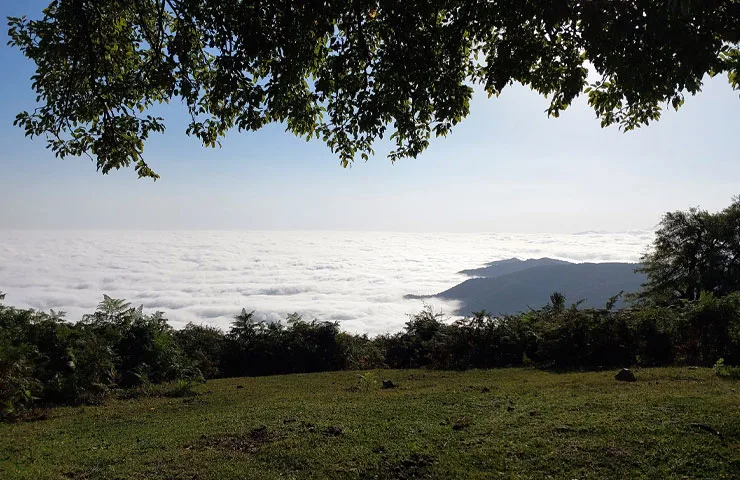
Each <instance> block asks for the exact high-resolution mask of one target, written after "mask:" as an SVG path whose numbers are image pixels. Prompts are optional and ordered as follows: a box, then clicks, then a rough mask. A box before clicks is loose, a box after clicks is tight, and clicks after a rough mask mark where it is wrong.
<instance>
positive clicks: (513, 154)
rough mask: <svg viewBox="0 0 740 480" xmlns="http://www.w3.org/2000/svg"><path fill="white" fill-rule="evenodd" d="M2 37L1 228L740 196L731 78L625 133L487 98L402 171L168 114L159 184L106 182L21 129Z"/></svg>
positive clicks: (360, 218)
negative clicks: (204, 139) (195, 124)
mask: <svg viewBox="0 0 740 480" xmlns="http://www.w3.org/2000/svg"><path fill="white" fill-rule="evenodd" d="M44 5H45V2H39V1H36V0H33V1H29V2H19V1H13V2H3V3H2V4H0V14H1V15H2V17H3V18H4V17H6V16H8V15H13V16H16V15H22V14H24V13H26V14H29V15H30V16H35V15H36V14H37V12H40V10H41V8H43V6H44ZM5 30H6V29H3V31H4V33H3V38H2V47H1V49H0V62H2V65H3V68H2V70H0V81H1V82H2V86H3V90H4V91H3V101H2V102H1V103H0V142H1V145H2V149H0V172H1V173H0V228H68V229H76V228H120V229H133V228H138V229H260V230H293V229H299V230H304V229H311V230H313V229H316V230H392V231H450V232H456V231H460V232H466V231H476V232H481V231H491V232H523V233H525V232H553V233H568V232H577V231H583V230H610V231H619V230H629V229H649V228H652V227H653V226H654V225H655V224H656V223H657V222H658V221H659V219H660V216H661V214H662V213H663V212H665V211H666V210H674V209H684V208H688V207H690V206H696V205H698V206H701V207H704V208H707V209H710V210H716V209H720V208H722V207H724V206H725V205H727V204H728V203H729V202H730V199H731V197H732V196H733V195H736V194H739V193H740V161H738V160H740V135H738V125H740V99H738V92H736V91H733V90H732V89H731V88H730V87H729V85H728V84H727V79H726V77H718V78H715V79H711V80H709V79H708V80H707V82H706V84H705V88H704V92H702V93H701V94H700V95H698V96H696V97H689V98H687V101H686V105H685V106H684V108H682V109H681V110H680V111H679V112H678V113H674V112H669V111H666V112H665V113H664V116H663V119H661V121H659V122H658V123H655V124H652V125H650V126H648V127H643V128H642V129H640V130H638V131H636V132H629V133H626V134H625V133H622V132H620V131H619V130H618V129H617V128H608V129H602V128H601V127H600V126H599V122H598V120H596V119H595V115H594V113H593V112H592V111H591V110H590V109H589V108H588V106H587V105H586V102H585V99H579V100H578V101H577V102H576V104H574V105H573V106H572V107H571V108H570V109H569V110H568V111H566V112H565V113H564V114H563V115H562V116H561V118H559V119H548V118H547V116H546V115H545V114H544V110H545V108H546V105H547V102H546V100H545V99H543V98H542V97H539V96H538V95H536V94H535V93H533V92H531V91H529V90H528V89H526V88H523V87H519V86H517V87H512V88H509V89H508V90H505V91H504V93H503V94H502V95H501V97H499V98H492V99H488V98H487V97H486V95H485V94H482V93H480V92H478V93H477V94H476V96H475V98H474V100H473V102H472V113H471V115H470V116H469V117H468V118H467V119H466V120H465V121H464V122H463V123H461V124H460V125H458V127H457V128H456V129H455V130H454V131H453V133H452V134H451V135H450V136H448V137H447V138H443V139H436V140H434V141H433V142H432V144H431V146H430V148H429V149H428V150H427V151H426V152H425V153H424V154H422V155H421V156H420V157H419V158H417V159H404V160H401V161H399V162H397V163H396V164H395V165H394V164H391V162H390V161H389V160H388V159H386V158H385V155H384V153H385V149H384V148H378V153H379V154H378V155H377V156H376V157H375V158H371V159H370V160H369V161H368V162H359V163H357V164H355V165H354V166H353V167H352V168H349V169H343V168H341V167H340V166H339V161H338V159H337V158H335V157H334V156H333V155H332V154H331V152H330V151H329V150H328V148H327V147H326V146H325V145H324V144H323V143H321V142H319V141H311V142H309V143H306V142H305V141H304V140H301V139H298V138H295V137H293V136H292V135H290V134H288V133H285V132H284V129H283V128H282V127H281V126H279V125H271V126H269V127H268V128H265V129H263V130H261V131H260V132H256V133H241V134H240V133H238V132H233V133H232V134H231V135H229V136H228V137H227V138H226V139H225V140H224V141H223V147H222V148H220V149H206V148H203V147H201V146H200V145H199V143H198V142H197V141H196V140H195V139H192V138H189V137H187V136H186V135H185V133H184V131H185V122H186V121H185V116H184V113H185V112H184V110H183V109H182V108H180V106H179V105H171V106H168V107H166V108H164V109H163V115H164V116H165V119H166V123H167V127H168V128H167V131H166V133H165V134H164V135H158V136H155V137H154V138H152V139H151V140H150V141H149V142H148V144H147V146H146V151H145V155H146V158H147V161H148V162H149V164H150V165H151V166H152V167H153V168H154V169H155V170H156V171H157V172H158V173H159V174H160V175H161V176H162V178H161V180H159V181H157V182H152V181H150V180H137V178H136V175H135V174H134V172H133V170H128V171H126V170H122V171H118V172H114V173H113V174H111V175H107V176H103V175H100V174H98V173H96V171H95V167H94V165H93V164H92V163H91V162H90V160H89V159H87V158H80V159H71V158H70V159H67V160H64V161H62V160H59V159H57V158H55V157H54V156H53V154H52V153H50V152H49V151H47V150H46V149H45V142H44V141H43V139H35V140H33V141H31V140H29V139H26V138H25V137H24V136H23V131H22V130H21V129H19V128H17V127H13V126H12V121H13V119H14V117H15V115H16V114H17V113H18V112H19V111H21V110H24V109H30V108H31V107H32V106H33V99H34V95H33V93H32V91H31V88H30V80H29V77H30V75H31V74H32V72H33V65H32V64H31V63H30V62H29V61H27V60H26V59H25V58H23V57H22V56H21V54H20V53H19V52H18V51H16V50H13V49H11V48H10V47H8V46H7V45H6V42H7V34H6V33H5ZM381 147H382V146H381Z"/></svg>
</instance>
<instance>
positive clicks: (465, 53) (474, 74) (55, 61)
mask: <svg viewBox="0 0 740 480" xmlns="http://www.w3.org/2000/svg"><path fill="white" fill-rule="evenodd" d="M9 25H10V31H9V35H10V42H9V43H10V44H11V45H13V46H15V47H17V48H19V49H20V50H21V51H22V53H23V54H24V55H25V56H26V57H28V58H29V59H31V60H32V61H33V62H34V63H35V64H36V73H35V74H34V75H33V77H32V81H33V83H32V85H33V89H34V90H35V92H36V94H37V98H38V106H37V108H36V109H35V110H33V111H31V112H30V113H29V112H23V113H21V114H19V115H18V117H17V118H16V121H15V123H16V124H17V125H19V126H21V127H22V128H24V129H25V132H26V135H28V136H39V135H41V136H45V137H46V138H47V141H48V146H49V148H51V150H52V151H54V152H55V154H56V155H57V156H60V157H65V156H68V155H72V156H75V155H89V156H90V157H91V158H92V159H93V160H94V161H95V162H96V163H97V168H98V170H100V171H102V172H103V173H107V172H109V171H110V170H111V169H119V168H122V167H128V166H130V165H132V164H133V165H134V167H135V169H136V171H137V172H138V174H139V176H144V177H153V178H157V175H156V173H155V172H154V171H153V170H152V169H151V168H150V167H149V165H148V164H147V163H146V162H145V160H144V157H143V151H144V143H145V142H146V140H147V138H148V137H149V135H150V134H151V133H157V132H162V131H164V128H165V126H164V120H163V119H162V118H158V117H154V116H152V115H149V114H147V112H148V111H149V109H150V108H151V107H152V106H154V105H155V104H158V103H163V102H169V101H170V100H174V101H177V102H182V103H183V104H184V105H185V108H186V109H187V111H188V113H189V116H190V119H191V122H190V124H189V126H188V128H187V133H188V134H190V135H195V136H196V137H197V138H199V139H200V140H201V141H202V143H203V144H204V145H206V146H215V145H218V144H219V139H220V138H221V137H223V136H224V135H225V134H226V132H227V131H228V130H230V129H232V128H237V129H239V130H258V129H260V128H262V127H263V126H265V125H266V124H268V123H271V122H280V123H282V124H284V125H285V127H286V129H287V130H288V131H290V132H292V133H294V134H295V135H298V136H300V137H303V138H306V139H307V140H308V139H311V138H319V139H321V140H323V141H324V142H325V143H326V144H327V145H328V146H329V148H330V149H331V151H332V152H333V153H334V154H336V155H337V156H338V157H339V159H340V161H341V164H342V165H343V166H347V165H349V164H350V163H351V162H353V161H354V159H355V158H357V157H360V158H363V159H367V158H368V156H369V155H370V154H372V153H373V144H374V141H375V140H376V139H378V138H383V137H384V136H390V138H391V139H392V140H394V143H395V147H394V149H393V150H392V151H391V152H390V153H389V157H390V159H391V160H394V161H395V160H396V159H398V158H401V157H415V156H417V155H418V154H419V153H420V152H422V151H423V150H424V149H426V148H427V146H428V144H429V139H430V138H431V136H432V135H435V136H440V135H446V134H447V133H448V132H449V131H450V130H451V129H452V127H453V126H454V125H455V124H457V123H458V122H459V121H461V120H462V119H463V118H464V117H466V116H467V115H468V113H469V103H470V99H471V96H472V93H473V86H474V85H481V86H482V87H483V88H484V89H485V91H486V92H487V93H488V94H489V96H490V95H498V94H500V93H501V91H502V90H503V89H504V88H505V87H506V86H507V85H510V84H512V83H514V82H518V83H521V84H524V85H527V86H529V87H531V88H532V89H533V90H535V91H537V92H539V93H540V94H542V95H545V96H547V97H548V98H549V100H550V105H549V107H548V109H547V114H548V115H551V116H555V117H557V116H558V115H559V113H560V112H561V111H562V110H564V109H565V108H567V107H568V106H569V105H570V104H571V102H572V101H573V100H574V98H575V97H577V96H578V95H579V94H581V93H586V94H587V95H588V101H589V104H590V105H591V106H592V107H593V109H594V110H595V112H596V115H597V117H598V118H599V119H600V120H601V124H602V126H607V125H612V124H617V125H619V126H620V127H621V128H623V129H625V130H630V129H632V128H635V127H637V126H640V125H644V124H647V123H649V122H650V121H651V120H657V119H658V118H659V117H660V113H661V109H662V107H663V105H670V106H672V107H673V108H676V109H677V108H679V107H680V106H681V104H682V103H683V101H684V95H685V94H686V93H689V94H695V93H697V92H698V91H699V90H700V89H701V85H702V79H703V77H704V76H705V75H706V74H710V75H714V74H725V73H726V74H728V76H729V81H730V83H731V85H732V86H733V87H734V88H736V89H737V88H740V75H739V74H738V72H740V49H739V48H738V46H739V44H740V2H738V0H624V1H608V0H508V1H506V0H503V1H497V2H491V1H487V0H413V1H409V0H404V1H399V0H259V1H243V0H130V1H126V2H122V1H119V0H54V1H52V2H51V3H50V4H49V6H48V7H47V8H46V9H45V10H44V13H43V17H42V18H41V19H39V20H29V19H26V18H25V17H23V18H9ZM589 67H591V68H592V69H593V70H594V71H595V73H596V74H597V80H596V81H594V82H592V83H591V84H589V82H588V80H587V71H588V70H587V69H588V68H589Z"/></svg>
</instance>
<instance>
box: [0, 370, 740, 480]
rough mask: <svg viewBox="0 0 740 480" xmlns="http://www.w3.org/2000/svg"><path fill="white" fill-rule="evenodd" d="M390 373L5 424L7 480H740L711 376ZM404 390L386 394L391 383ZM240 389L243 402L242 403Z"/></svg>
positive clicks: (738, 459) (737, 444)
mask: <svg viewBox="0 0 740 480" xmlns="http://www.w3.org/2000/svg"><path fill="white" fill-rule="evenodd" d="M613 375H614V372H612V371H607V372H590V373H548V372H544V371H537V370H529V369H502V370H489V371H482V370H477V371H469V372H435V371H419V370H416V371H379V372H377V373H366V374H365V376H364V377H363V378H364V379H365V380H361V379H360V378H359V376H358V373H357V372H336V373H318V374H310V375H288V376H282V377H261V378H234V379H224V380H214V381H209V382H208V384H207V385H206V386H204V387H203V390H204V393H203V395H201V396H198V397H193V398H184V399H183V398H167V397H159V398H140V399H135V400H114V401H111V402H110V403H109V404H107V405H103V406H90V407H70V408H57V409H53V410H50V411H49V412H47V417H48V418H46V419H45V420H39V421H35V422H24V423H17V424H0V452H1V453H0V478H2V479H4V480H13V479H34V480H46V479H60V478H68V479H69V478H74V479H119V480H124V479H142V478H148V479H155V478H156V479H188V480H196V479H197V480H211V479H212V480H216V479H218V480H232V479H234V480H235V479H274V478H300V479H303V478H307V479H310V478H315V479H326V478H330V479H366V478H374V479H388V480H390V479H404V478H405V479H412V478H416V479H448V478H459V479H466V478H519V479H544V478H553V479H561V478H562V479H573V478H580V479H585V478H588V479H602V478H603V479H613V478H706V479H709V478H712V479H720V478H727V479H729V478H740V395H738V394H737V393H736V392H735V391H734V390H735V389H736V388H737V383H736V382H731V381H723V380H721V379H719V378H717V377H715V376H714V375H713V374H712V371H711V370H709V369H698V370H685V369H679V368H670V369H641V370H640V371H638V372H637V378H638V381H637V382H636V383H631V384H627V383H622V382H617V381H615V380H614V378H613ZM382 379H390V380H392V381H393V382H394V383H395V384H397V385H398V387H397V388H394V389H388V390H383V389H380V388H379V380H382ZM239 387H242V388H239Z"/></svg>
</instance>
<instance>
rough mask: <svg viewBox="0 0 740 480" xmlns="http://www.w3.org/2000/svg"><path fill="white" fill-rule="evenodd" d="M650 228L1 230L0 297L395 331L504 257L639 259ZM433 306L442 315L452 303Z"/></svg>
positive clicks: (204, 319) (212, 321) (75, 307)
mask: <svg viewBox="0 0 740 480" xmlns="http://www.w3.org/2000/svg"><path fill="white" fill-rule="evenodd" d="M651 240H652V233H650V232H642V231H638V232H626V233H610V234H607V233H584V234H577V235H546V234H485V233H484V234H457V233H454V234H453V233H383V232H232V231H217V232H205V231H179V232H160V231H36V230H26V231H21V230H0V291H4V292H6V293H7V298H6V303H7V304H10V305H15V306H18V307H32V308H36V309H41V310H48V309H51V308H53V309H55V310H63V311H66V312H67V314H68V315H67V318H69V319H71V320H77V319H79V318H80V316H81V315H82V314H83V313H89V312H92V311H93V310H94V309H95V306H96V305H97V303H98V302H99V301H100V300H101V299H102V295H103V293H106V294H108V295H111V296H113V297H119V298H125V299H127V300H129V301H130V302H132V303H133V304H135V305H140V304H143V305H144V308H145V310H147V311H155V310H161V311H163V312H165V313H166V314H167V316H168V318H169V320H170V322H171V323H172V325H174V326H175V327H176V328H178V327H181V326H183V325H185V323H187V322H190V321H193V322H196V323H204V324H209V325H215V326H219V327H221V328H227V327H228V324H229V322H230V319H231V317H232V316H233V315H235V314H236V313H238V312H239V311H240V310H241V308H242V307H245V308H247V309H248V310H250V309H254V310H255V311H256V312H257V315H258V316H259V317H260V318H265V319H277V318H284V317H285V315H286V314H287V313H290V312H294V311H297V312H300V313H303V314H304V315H306V316H307V317H314V316H315V317H317V318H319V319H321V320H332V321H339V322H340V323H341V325H342V328H343V329H345V330H347V331H351V332H365V333H370V334H376V333H382V332H389V331H397V330H399V329H400V328H401V327H402V326H403V324H404V323H405V322H406V320H407V317H406V314H408V313H414V312H417V311H418V310H419V309H420V308H421V306H422V303H421V301H420V300H405V299H404V298H403V296H404V295H405V294H407V293H415V294H431V293H437V292H440V291H442V290H445V289H447V288H449V287H451V286H453V285H455V284H457V283H459V282H460V281H462V280H463V279H464V277H462V276H461V275H458V274H457V273H456V272H458V271H460V270H462V269H466V268H475V267H479V266H482V265H483V264H485V263H487V262H490V261H492V260H499V259H503V258H510V257H519V258H538V257H545V256H547V257H554V258H560V259H564V260H572V261H578V262H585V261H591V262H605V261H637V260H638V259H639V257H640V255H641V254H642V253H643V252H644V250H645V248H646V247H647V245H648V244H649V242H650V241H651ZM432 304H433V305H435V306H437V307H441V308H443V309H444V310H445V311H447V312H450V311H452V310H453V309H454V305H450V304H448V305H443V304H440V303H435V302H432Z"/></svg>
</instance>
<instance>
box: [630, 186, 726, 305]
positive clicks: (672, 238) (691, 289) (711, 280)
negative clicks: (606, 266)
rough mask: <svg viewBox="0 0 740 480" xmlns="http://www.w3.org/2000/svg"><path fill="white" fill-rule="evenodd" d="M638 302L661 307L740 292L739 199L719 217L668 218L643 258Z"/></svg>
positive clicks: (682, 214)
mask: <svg viewBox="0 0 740 480" xmlns="http://www.w3.org/2000/svg"><path fill="white" fill-rule="evenodd" d="M642 264H643V267H642V268H641V269H640V270H641V271H642V272H644V273H646V274H647V277H648V281H647V282H646V283H645V285H643V289H642V291H641V292H640V294H639V298H642V299H643V300H649V301H653V302H655V303H658V304H669V305H670V304H672V303H675V302H677V301H680V300H697V299H699V297H700V295H701V294H702V292H709V293H712V294H713V295H714V296H720V297H721V296H725V295H728V294H730V293H732V292H736V291H740V197H735V198H734V199H733V203H732V204H731V205H730V206H729V207H727V208H725V209H724V210H722V211H720V212H717V213H709V212H707V211H706V210H701V209H698V208H692V209H690V210H688V211H677V212H669V213H666V214H665V215H664V216H663V220H662V221H661V223H660V227H659V228H658V231H657V232H656V234H655V240H654V242H653V245H652V248H651V249H650V250H649V251H648V253H647V254H645V255H644V256H643V258H642Z"/></svg>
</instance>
